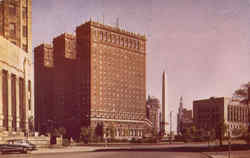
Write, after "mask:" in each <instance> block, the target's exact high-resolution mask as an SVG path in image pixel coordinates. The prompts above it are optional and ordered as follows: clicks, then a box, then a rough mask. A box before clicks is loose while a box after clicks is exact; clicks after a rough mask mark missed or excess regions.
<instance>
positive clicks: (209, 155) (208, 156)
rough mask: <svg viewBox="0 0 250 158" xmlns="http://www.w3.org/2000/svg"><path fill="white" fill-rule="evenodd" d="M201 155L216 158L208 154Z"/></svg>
mask: <svg viewBox="0 0 250 158" xmlns="http://www.w3.org/2000/svg"><path fill="white" fill-rule="evenodd" d="M201 154H203V155H205V156H207V157H208V158H214V157H213V156H211V155H209V154H208V153H201Z"/></svg>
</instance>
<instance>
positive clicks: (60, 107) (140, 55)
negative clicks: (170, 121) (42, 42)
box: [35, 21, 146, 137]
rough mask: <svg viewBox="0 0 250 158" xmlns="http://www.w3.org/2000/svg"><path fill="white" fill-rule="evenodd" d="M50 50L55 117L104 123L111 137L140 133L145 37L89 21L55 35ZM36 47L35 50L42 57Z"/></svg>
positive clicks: (142, 119)
mask: <svg viewBox="0 0 250 158" xmlns="http://www.w3.org/2000/svg"><path fill="white" fill-rule="evenodd" d="M53 49H54V59H53V60H54V65H53V75H52V76H53V96H52V97H53V100H54V101H53V107H50V108H51V109H54V114H53V115H54V116H56V117H57V118H67V120H65V122H64V123H62V124H64V125H66V124H68V123H67V121H69V120H70V119H71V118H73V117H80V118H81V119H82V121H83V122H82V124H81V125H88V126H90V127H91V128H95V127H96V126H97V124H98V123H102V124H103V125H104V128H106V127H109V126H114V127H115V135H116V136H117V137H132V136H133V137H134V136H142V134H143V130H144V129H145V118H146V38H145V36H141V35H138V34H135V33H131V32H127V31H125V30H121V29H119V28H115V27H111V26H107V25H103V24H100V23H97V22H93V21H89V22H86V23H84V24H82V25H80V26H78V27H77V28H76V37H75V36H73V35H68V34H63V35H61V36H59V37H57V38H55V39H54V40H53ZM37 50H38V49H35V54H37V55H38V56H43V55H42V53H39V51H37ZM44 53H45V51H44ZM35 62H38V61H37V59H35ZM38 71H39V70H38ZM36 73H40V75H41V76H43V74H42V73H41V72H36ZM44 76H46V73H45V75H44ZM41 82H42V81H41ZM37 84H39V81H38V83H37ZM40 84H45V83H44V82H43V83H40ZM40 93H46V92H42V91H39V90H38V91H37V96H40ZM40 106H42V104H37V105H36V107H40ZM37 113H39V111H37ZM66 126H67V125H66ZM79 126H80V125H79ZM78 130H79V127H78Z"/></svg>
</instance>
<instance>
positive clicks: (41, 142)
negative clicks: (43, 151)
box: [26, 136, 50, 148]
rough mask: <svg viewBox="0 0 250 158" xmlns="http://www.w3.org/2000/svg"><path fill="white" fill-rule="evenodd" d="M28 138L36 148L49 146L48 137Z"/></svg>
mask: <svg viewBox="0 0 250 158" xmlns="http://www.w3.org/2000/svg"><path fill="white" fill-rule="evenodd" d="M26 138H27V137H26ZM28 140H29V141H30V142H31V143H32V144H35V145H36V146H37V147H38V148H43V147H49V145H50V138H49V137H45V136H38V137H28Z"/></svg>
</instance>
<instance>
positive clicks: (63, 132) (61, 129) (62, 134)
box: [58, 127, 67, 136]
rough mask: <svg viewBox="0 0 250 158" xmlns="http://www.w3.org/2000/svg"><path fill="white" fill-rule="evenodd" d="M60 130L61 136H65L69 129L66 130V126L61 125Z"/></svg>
mask: <svg viewBox="0 0 250 158" xmlns="http://www.w3.org/2000/svg"><path fill="white" fill-rule="evenodd" d="M58 132H59V133H60V135H61V136H65V134H66V132H67V131H66V129H65V128H64V127H60V128H59V129H58Z"/></svg>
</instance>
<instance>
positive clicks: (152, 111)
mask: <svg viewBox="0 0 250 158" xmlns="http://www.w3.org/2000/svg"><path fill="white" fill-rule="evenodd" d="M146 117H147V119H149V120H150V121H151V122H152V129H154V130H155V131H156V132H157V133H159V132H160V121H161V118H160V101H159V99H157V98H155V97H150V96H148V100H147V113H146Z"/></svg>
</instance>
